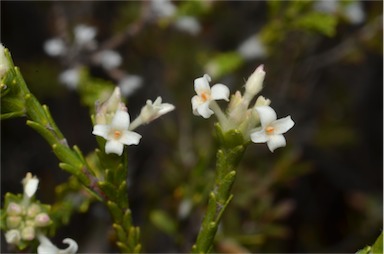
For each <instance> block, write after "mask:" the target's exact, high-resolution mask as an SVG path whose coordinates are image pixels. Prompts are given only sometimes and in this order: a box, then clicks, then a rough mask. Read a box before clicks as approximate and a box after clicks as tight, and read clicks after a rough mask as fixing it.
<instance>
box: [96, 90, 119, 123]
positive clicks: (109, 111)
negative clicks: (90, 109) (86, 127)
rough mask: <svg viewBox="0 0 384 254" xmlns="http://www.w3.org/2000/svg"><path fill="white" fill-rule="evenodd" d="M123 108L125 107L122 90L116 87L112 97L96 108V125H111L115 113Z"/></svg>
mask: <svg viewBox="0 0 384 254" xmlns="http://www.w3.org/2000/svg"><path fill="white" fill-rule="evenodd" d="M122 107H125V106H124V103H122V102H121V92H120V88H119V87H116V88H115V90H114V91H113V93H112V95H111V96H110V97H109V98H108V99H107V100H106V101H105V102H104V103H102V104H101V105H100V106H99V107H97V108H96V119H95V124H110V123H111V121H112V118H113V116H114V114H115V112H116V111H117V110H118V109H121V108H122Z"/></svg>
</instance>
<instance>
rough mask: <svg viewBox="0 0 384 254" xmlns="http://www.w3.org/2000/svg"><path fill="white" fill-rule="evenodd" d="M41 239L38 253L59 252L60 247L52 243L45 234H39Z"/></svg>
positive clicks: (50, 253) (51, 253) (49, 253)
mask: <svg viewBox="0 0 384 254" xmlns="http://www.w3.org/2000/svg"><path fill="white" fill-rule="evenodd" d="M38 239H39V241H40V244H39V246H38V247H37V253H38V254H55V253H58V251H59V249H58V248H57V247H56V246H55V245H54V244H53V243H51V241H50V240H49V239H48V238H47V237H45V236H44V235H38Z"/></svg>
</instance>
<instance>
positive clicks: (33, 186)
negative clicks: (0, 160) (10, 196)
mask: <svg viewBox="0 0 384 254" xmlns="http://www.w3.org/2000/svg"><path fill="white" fill-rule="evenodd" d="M22 183H23V185H24V194H25V195H26V196H27V197H28V198H31V197H32V196H33V195H35V192H36V190H37V186H38V185H39V179H37V177H36V176H32V174H31V173H30V172H28V173H27V175H26V176H25V178H24V179H23V181H22Z"/></svg>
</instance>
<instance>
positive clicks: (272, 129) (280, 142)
mask: <svg viewBox="0 0 384 254" xmlns="http://www.w3.org/2000/svg"><path fill="white" fill-rule="evenodd" d="M255 110H256V111H257V113H258V114H259V117H260V122H261V130H258V131H254V132H252V133H251V134H250V136H251V140H252V141H253V142H254V143H264V142H267V145H268V148H269V150H270V151H271V152H273V151H274V150H275V149H276V148H278V147H283V146H285V145H286V141H285V138H284V136H283V135H282V134H283V133H285V132H287V131H288V130H289V129H291V128H292V127H293V125H294V124H295V123H294V122H293V121H292V119H291V116H287V117H284V118H281V119H278V120H277V115H276V112H275V111H274V110H273V109H272V108H271V107H270V106H261V107H256V108H255Z"/></svg>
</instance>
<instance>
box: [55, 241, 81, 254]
mask: <svg viewBox="0 0 384 254" xmlns="http://www.w3.org/2000/svg"><path fill="white" fill-rule="evenodd" d="M63 243H66V244H68V245H69V246H68V247H67V248H66V249H65V250H60V251H59V254H75V253H76V252H77V250H78V248H79V246H78V245H77V243H76V242H75V241H74V240H73V239H71V238H65V239H64V240H63Z"/></svg>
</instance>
